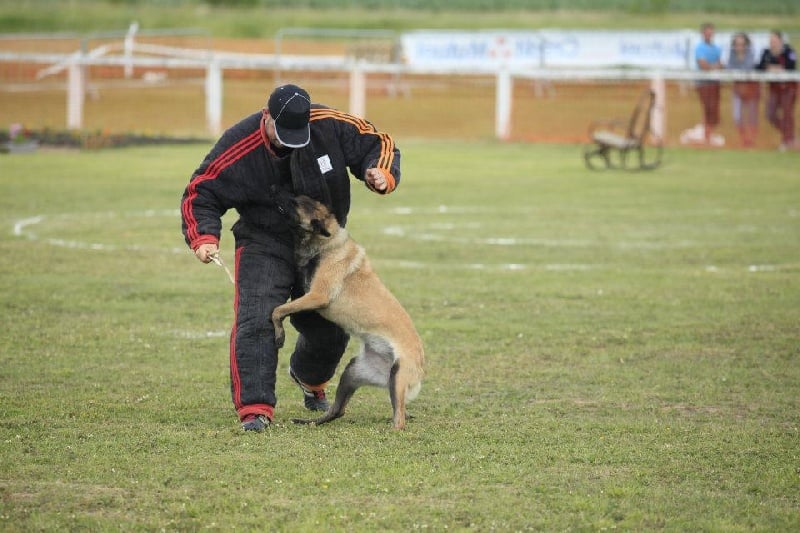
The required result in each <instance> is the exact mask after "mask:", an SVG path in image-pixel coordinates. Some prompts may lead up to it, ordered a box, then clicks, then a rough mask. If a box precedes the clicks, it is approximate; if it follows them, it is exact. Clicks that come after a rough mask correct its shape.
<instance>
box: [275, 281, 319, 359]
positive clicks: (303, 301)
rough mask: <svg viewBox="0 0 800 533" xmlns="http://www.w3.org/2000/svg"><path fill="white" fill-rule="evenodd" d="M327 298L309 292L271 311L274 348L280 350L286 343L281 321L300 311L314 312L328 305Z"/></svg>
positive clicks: (317, 293) (314, 292)
mask: <svg viewBox="0 0 800 533" xmlns="http://www.w3.org/2000/svg"><path fill="white" fill-rule="evenodd" d="M328 302H329V300H328V298H327V297H326V296H324V295H323V294H321V293H319V292H317V291H310V292H308V293H306V294H304V295H303V296H301V297H300V298H296V299H294V300H292V301H290V302H286V303H285V304H282V305H279V306H278V307H276V308H275V309H274V310H273V311H272V326H273V328H275V346H276V347H277V348H278V349H279V350H280V349H281V348H283V343H284V342H286V330H285V329H284V328H283V319H284V318H286V317H287V316H289V315H293V314H295V313H299V312H300V311H316V310H317V309H322V308H323V307H325V306H327V305H328Z"/></svg>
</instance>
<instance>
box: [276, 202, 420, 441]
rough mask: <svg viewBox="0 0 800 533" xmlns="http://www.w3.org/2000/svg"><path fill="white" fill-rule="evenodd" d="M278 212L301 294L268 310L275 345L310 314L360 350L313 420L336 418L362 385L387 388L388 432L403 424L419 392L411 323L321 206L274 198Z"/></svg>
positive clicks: (417, 353) (417, 342)
mask: <svg viewBox="0 0 800 533" xmlns="http://www.w3.org/2000/svg"><path fill="white" fill-rule="evenodd" d="M278 202H279V208H280V210H281V211H283V212H284V213H285V214H286V215H287V216H288V217H289V219H290V221H291V225H292V226H293V228H294V231H295V258H296V261H297V266H298V268H299V269H300V272H301V273H302V274H303V277H304V280H303V282H304V284H305V289H306V293H305V294H304V295H303V296H301V297H299V298H296V299H294V300H291V301H289V302H287V303H285V304H283V305H280V306H278V307H276V308H275V310H274V311H273V313H272V323H273V325H274V326H275V342H276V344H277V346H278V348H280V347H282V346H283V343H284V340H285V331H284V329H283V319H284V318H286V317H287V316H289V315H291V314H293V313H297V312H300V311H316V312H318V313H319V314H320V315H322V316H323V317H324V318H326V319H327V320H330V321H331V322H333V323H335V324H337V325H338V326H339V327H341V328H342V329H344V330H345V331H346V332H347V333H348V334H349V335H351V336H352V337H357V338H359V339H360V340H361V351H360V352H359V353H358V355H356V356H355V357H354V358H353V359H351V360H350V362H349V363H348V365H347V367H346V368H345V370H344V372H343V373H342V377H341V378H340V380H339V386H338V387H337V389H336V399H335V400H334V402H333V405H331V407H330V408H329V409H328V411H327V412H325V414H323V415H322V416H321V417H320V418H317V419H316V420H307V419H294V420H293V421H294V422H296V423H301V424H310V423H314V424H324V423H326V422H330V421H331V420H335V419H337V418H339V417H341V416H342V415H344V410H345V407H346V406H347V403H348V402H349V401H350V398H351V397H352V396H353V393H354V392H355V391H356V389H358V388H359V387H361V386H363V385H372V386H376V387H385V388H388V389H389V398H390V399H391V402H392V410H393V412H394V416H393V427H394V428H395V429H403V428H404V427H405V424H406V402H407V401H410V400H413V399H414V398H415V397H416V396H417V394H418V393H419V390H420V388H421V387H422V377H423V375H424V371H423V365H424V359H425V356H424V353H423V349H422V340H421V339H420V337H419V335H418V334H417V330H416V329H415V328H414V324H413V323H412V322H411V317H409V316H408V313H407V312H406V311H405V309H403V306H402V305H400V302H398V301H397V298H395V297H394V295H393V294H392V293H391V292H389V289H387V288H386V286H385V285H384V284H383V283H382V282H381V280H380V279H379V278H378V276H377V274H375V272H374V271H373V270H372V266H371V265H370V262H369V259H368V258H367V254H366V252H365V251H364V248H362V247H361V246H359V245H358V244H356V242H355V241H354V240H353V239H352V238H350V236H349V234H348V233H347V230H345V229H344V228H342V227H341V226H340V225H339V223H338V222H337V221H336V217H335V216H334V215H333V214H332V213H331V212H330V210H329V209H328V208H327V207H326V206H325V205H324V204H322V203H320V202H318V201H316V200H314V199H312V198H309V197H308V196H298V197H291V196H288V195H281V196H279V200H278Z"/></svg>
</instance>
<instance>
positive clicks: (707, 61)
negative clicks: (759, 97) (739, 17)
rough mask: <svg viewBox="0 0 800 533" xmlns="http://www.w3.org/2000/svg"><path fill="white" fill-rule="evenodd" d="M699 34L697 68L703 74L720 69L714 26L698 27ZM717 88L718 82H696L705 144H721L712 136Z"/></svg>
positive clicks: (696, 50)
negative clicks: (700, 36) (701, 37)
mask: <svg viewBox="0 0 800 533" xmlns="http://www.w3.org/2000/svg"><path fill="white" fill-rule="evenodd" d="M700 32H701V34H702V36H703V40H702V42H700V43H699V44H698V45H697V46H696V47H695V49H694V59H695V62H696V63H697V68H699V69H700V70H702V71H703V72H709V71H713V70H719V69H721V68H722V62H721V58H722V50H721V49H720V47H719V46H717V45H716V44H714V25H713V24H711V23H710V22H706V23H704V24H703V25H702V26H700ZM719 88H720V83H719V81H714V80H698V81H697V94H698V96H699V97H700V104H701V106H702V108H703V128H704V137H705V142H706V144H709V143H711V144H715V145H717V144H721V142H720V139H719V137H718V136H716V135H714V130H715V129H716V128H717V126H719V98H720V91H719Z"/></svg>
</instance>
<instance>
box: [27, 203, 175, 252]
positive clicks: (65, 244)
mask: <svg viewBox="0 0 800 533" xmlns="http://www.w3.org/2000/svg"><path fill="white" fill-rule="evenodd" d="M164 216H174V217H177V216H180V212H179V211H178V210H176V209H173V210H161V211H158V210H155V209H146V210H144V211H130V212H125V213H121V214H120V213H115V212H113V211H109V212H106V213H84V214H79V213H73V214H62V215H52V216H50V217H48V216H46V215H37V216H34V217H28V218H22V219H19V220H17V221H15V222H14V229H13V234H14V235H15V236H17V237H23V238H25V239H28V240H30V241H38V242H44V243H46V244H49V245H51V246H58V247H60V248H71V249H75V250H93V251H100V252H118V251H122V250H125V251H133V252H167V253H171V254H185V253H186V248H180V247H177V246H176V247H174V248H157V247H152V246H142V245H139V244H128V245H117V244H107V243H97V242H85V241H78V240H70V239H59V238H54V237H50V238H41V237H40V236H39V235H38V234H37V233H35V232H34V231H33V230H32V229H31V228H32V227H34V226H37V225H39V224H41V223H42V222H44V221H45V220H48V218H52V219H60V220H61V221H69V220H78V219H81V218H87V217H92V218H119V217H122V218H154V217H164Z"/></svg>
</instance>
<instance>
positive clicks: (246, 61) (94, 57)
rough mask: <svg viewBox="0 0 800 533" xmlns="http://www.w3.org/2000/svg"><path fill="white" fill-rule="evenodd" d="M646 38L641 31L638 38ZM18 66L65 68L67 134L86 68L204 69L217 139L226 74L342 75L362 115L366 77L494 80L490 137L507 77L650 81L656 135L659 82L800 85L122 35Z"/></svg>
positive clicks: (508, 99)
mask: <svg viewBox="0 0 800 533" xmlns="http://www.w3.org/2000/svg"><path fill="white" fill-rule="evenodd" d="M642 35H645V34H642ZM3 61H5V62H15V63H19V62H25V63H32V64H41V65H47V67H45V68H44V69H43V70H42V72H45V71H48V70H53V69H56V70H57V69H66V71H67V84H66V85H67V90H66V93H67V117H66V126H67V128H69V129H80V128H82V126H83V102H84V100H85V97H86V92H87V81H88V80H87V77H86V72H87V67H91V66H117V67H123V68H124V69H125V70H126V72H130V71H131V69H132V68H134V67H140V68H166V69H202V70H204V71H205V115H206V125H207V130H208V132H209V133H210V134H211V135H218V134H219V133H220V132H221V129H222V94H223V78H224V76H223V73H224V71H225V70H226V69H237V70H246V69H254V70H268V71H276V72H278V71H280V72H283V71H286V72H290V71H312V72H326V71H327V72H337V73H342V72H345V73H349V79H350V95H349V106H350V109H349V111H350V112H351V113H353V114H355V115H361V116H363V115H364V111H365V109H366V97H367V96H366V86H367V84H366V77H367V76H369V75H371V74H393V75H396V76H402V75H435V76H493V77H494V78H495V80H496V82H495V134H496V136H497V138H499V139H507V138H508V137H509V135H510V131H511V119H512V115H513V109H512V93H513V85H514V80H517V79H527V80H539V81H556V80H609V81H614V80H638V81H649V82H650V83H651V84H652V87H653V88H654V89H655V90H656V93H657V101H658V102H659V104H660V105H657V106H656V109H655V111H654V112H655V113H657V115H656V116H654V117H653V121H652V122H653V124H654V128H656V131H655V133H656V134H659V135H660V134H661V133H662V132H661V131H658V128H659V124H661V125H663V116H664V113H665V107H666V101H665V97H664V91H663V88H664V82H665V81H674V80H679V81H692V80H698V79H707V80H721V81H733V80H759V81H800V72H780V73H775V72H769V73H766V72H754V71H749V72H742V71H715V72H708V73H706V72H698V71H696V70H692V69H690V68H686V67H684V68H680V69H672V68H664V67H659V68H643V67H641V66H639V67H633V68H597V67H594V68H586V67H583V68H575V67H572V68H556V67H551V66H537V65H532V64H529V63H520V62H514V61H499V60H496V61H467V62H460V61H455V62H453V61H451V62H448V61H441V62H431V61H409V62H404V63H384V62H380V63H378V62H369V61H366V60H357V59H354V58H348V57H342V56H297V55H287V54H241V53H226V52H216V51H212V50H197V49H193V50H189V49H179V48H172V47H166V46H157V45H147V44H143V43H137V42H136V41H135V40H134V39H133V38H131V37H130V36H128V37H127V38H126V39H125V40H124V41H123V43H121V45H120V46H106V47H105V48H103V49H102V50H99V49H95V50H91V51H89V50H82V51H79V52H76V53H72V54H39V53H12V52H2V53H0V62H3Z"/></svg>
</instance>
